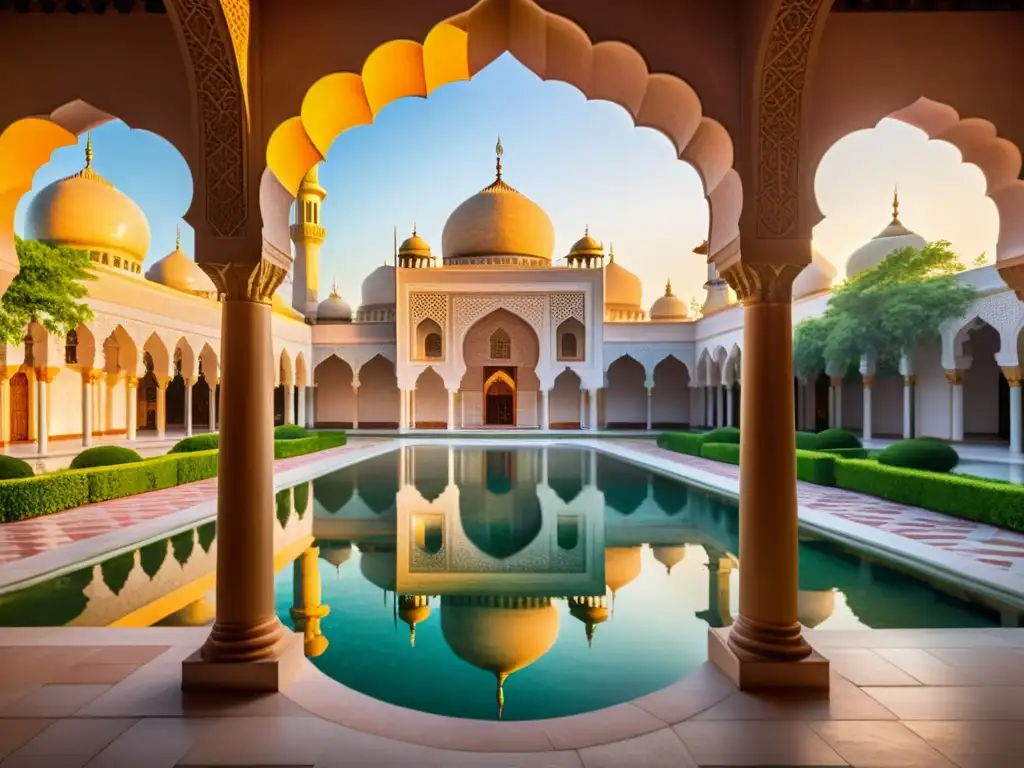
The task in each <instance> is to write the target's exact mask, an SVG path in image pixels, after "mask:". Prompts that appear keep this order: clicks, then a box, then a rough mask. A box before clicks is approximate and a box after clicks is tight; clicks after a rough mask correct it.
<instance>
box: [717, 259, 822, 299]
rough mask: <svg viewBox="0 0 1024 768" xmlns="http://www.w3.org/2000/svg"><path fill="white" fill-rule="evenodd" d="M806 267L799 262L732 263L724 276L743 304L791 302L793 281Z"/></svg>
mask: <svg viewBox="0 0 1024 768" xmlns="http://www.w3.org/2000/svg"><path fill="white" fill-rule="evenodd" d="M802 269H803V265H799V266H798V265H796V264H764V263H747V264H745V263H743V262H742V261H740V262H736V263H734V264H732V265H731V266H730V267H729V268H728V269H726V270H725V272H724V273H723V275H722V277H724V278H725V281H726V282H727V283H729V287H730V288H732V289H733V290H734V291H736V296H737V297H738V298H739V300H740V301H741V302H742V303H743V304H779V303H785V304H791V303H792V302H793V281H794V280H796V278H797V275H799V274H800V271H801V270H802Z"/></svg>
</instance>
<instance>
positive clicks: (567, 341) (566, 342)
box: [562, 333, 577, 357]
mask: <svg viewBox="0 0 1024 768" xmlns="http://www.w3.org/2000/svg"><path fill="white" fill-rule="evenodd" d="M576 349H577V344H576V334H574V333H567V334H565V335H564V336H562V357H576V354H577V352H576Z"/></svg>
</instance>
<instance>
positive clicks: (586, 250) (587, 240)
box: [569, 225, 604, 257]
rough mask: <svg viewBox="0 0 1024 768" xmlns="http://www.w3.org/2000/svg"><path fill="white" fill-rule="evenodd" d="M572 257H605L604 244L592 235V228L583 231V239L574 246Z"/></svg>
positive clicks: (571, 252)
mask: <svg viewBox="0 0 1024 768" xmlns="http://www.w3.org/2000/svg"><path fill="white" fill-rule="evenodd" d="M569 255H570V256H602V257H603V256H604V243H602V242H601V241H600V240H598V239H597V238H595V237H591V235H590V226H589V225H588V226H587V227H586V229H584V230H583V237H581V238H580V239H579V240H577V241H576V242H575V243H573V244H572V248H570V249H569Z"/></svg>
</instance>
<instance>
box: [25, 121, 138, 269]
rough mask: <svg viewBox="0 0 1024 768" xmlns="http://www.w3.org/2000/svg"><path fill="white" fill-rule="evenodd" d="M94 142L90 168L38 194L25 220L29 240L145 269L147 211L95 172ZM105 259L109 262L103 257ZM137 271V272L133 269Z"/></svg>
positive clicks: (89, 147)
mask: <svg viewBox="0 0 1024 768" xmlns="http://www.w3.org/2000/svg"><path fill="white" fill-rule="evenodd" d="M92 157H93V155H92V137H89V138H88V139H87V140H86V145H85V167H84V168H83V169H82V170H81V171H79V172H78V173H76V174H74V175H73V176H68V177H67V178H65V179H61V180H60V181H55V182H53V183H52V184H49V185H47V186H46V187H44V188H43V189H41V190H40V191H39V194H37V195H36V196H35V198H34V199H33V200H32V203H31V204H30V205H29V207H28V211H27V213H26V216H25V238H26V239H28V240H41V241H42V242H44V243H49V244H51V245H64V246H68V247H71V248H76V249H80V250H83V251H88V252H90V253H93V254H97V253H98V254H101V259H102V263H104V264H108V265H110V266H115V263H114V260H115V259H117V260H118V261H120V260H126V261H128V262H130V263H134V264H137V265H139V267H140V269H139V271H141V264H142V262H143V260H144V259H145V258H146V254H147V253H148V252H149V222H148V221H146V215H145V214H144V213H143V212H142V209H141V208H139V206H138V205H136V204H135V201H133V200H132V199H131V198H130V197H128V196H127V195H125V194H124V193H123V192H120V191H119V190H118V189H117V188H116V187H115V186H114V185H113V184H111V183H110V182H109V181H107V180H106V179H104V178H103V177H102V176H100V175H99V174H98V173H96V171H95V170H93V167H92ZM104 257H105V258H104ZM133 271H134V270H133Z"/></svg>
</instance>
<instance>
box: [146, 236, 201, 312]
mask: <svg viewBox="0 0 1024 768" xmlns="http://www.w3.org/2000/svg"><path fill="white" fill-rule="evenodd" d="M146 279H147V280H149V281H151V282H154V283H159V284H160V285H166V286H167V287H168V288H174V289H175V290H179V291H184V292H186V293H195V294H200V295H203V296H210V295H212V296H214V297H216V295H217V286H215V285H214V284H213V280H211V279H210V276H209V275H207V274H206V273H205V272H203V270H202V268H201V267H200V266H199V265H198V264H196V263H195V262H194V261H192V259H190V258H189V257H188V255H187V254H186V253H185V252H184V251H182V250H181V232H180V231H179V232H178V239H177V241H176V242H175V244H174V250H173V251H171V252H170V253H169V254H167V255H166V256H164V257H163V258H162V259H160V261H158V262H156V264H154V265H153V266H151V267H150V268H149V269H148V270H147V271H146Z"/></svg>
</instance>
